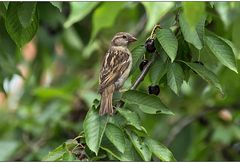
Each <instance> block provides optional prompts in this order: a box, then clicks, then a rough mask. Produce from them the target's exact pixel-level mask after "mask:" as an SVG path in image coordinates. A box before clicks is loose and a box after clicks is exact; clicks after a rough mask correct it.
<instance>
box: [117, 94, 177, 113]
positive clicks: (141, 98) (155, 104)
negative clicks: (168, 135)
mask: <svg viewBox="0 0 240 163" xmlns="http://www.w3.org/2000/svg"><path fill="white" fill-rule="evenodd" d="M122 98H123V99H124V101H125V102H127V103H129V104H135V105H137V106H138V107H139V109H141V111H142V112H144V113H148V114H160V113H162V114H171V115H173V113H172V112H171V111H170V110H169V109H168V108H167V107H166V106H165V105H164V104H163V103H162V102H161V100H160V99H159V98H158V97H157V96H155V95H148V94H146V93H143V92H139V91H136V90H129V91H126V92H124V93H123V96H122Z"/></svg>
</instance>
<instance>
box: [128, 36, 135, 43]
mask: <svg viewBox="0 0 240 163" xmlns="http://www.w3.org/2000/svg"><path fill="white" fill-rule="evenodd" d="M134 41H137V39H136V38H135V37H133V36H131V37H130V38H129V39H128V42H134Z"/></svg>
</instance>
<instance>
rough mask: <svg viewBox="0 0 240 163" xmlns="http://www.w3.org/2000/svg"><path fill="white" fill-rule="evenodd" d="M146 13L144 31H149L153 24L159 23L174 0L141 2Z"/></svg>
mask: <svg viewBox="0 0 240 163" xmlns="http://www.w3.org/2000/svg"><path fill="white" fill-rule="evenodd" d="M142 4H143V6H144V8H145V10H146V13H147V18H148V21H147V25H146V31H147V32H149V31H150V30H151V29H152V28H153V27H154V25H156V24H159V23H160V22H159V21H160V20H161V19H162V18H163V16H164V15H166V13H168V12H169V11H170V9H171V8H172V7H173V6H174V2H142Z"/></svg>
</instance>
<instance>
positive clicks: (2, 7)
mask: <svg viewBox="0 0 240 163" xmlns="http://www.w3.org/2000/svg"><path fill="white" fill-rule="evenodd" d="M6 11H7V10H6V7H5V5H4V3H3V2H0V16H2V17H3V18H5V16H6Z"/></svg>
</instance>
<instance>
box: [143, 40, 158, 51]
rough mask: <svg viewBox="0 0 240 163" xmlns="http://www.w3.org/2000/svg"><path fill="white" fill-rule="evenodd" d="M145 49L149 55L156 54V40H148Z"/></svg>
mask: <svg viewBox="0 0 240 163" xmlns="http://www.w3.org/2000/svg"><path fill="white" fill-rule="evenodd" d="M145 48H146V50H147V51H148V52H149V53H153V52H155V50H156V48H155V46H154V39H147V41H146V42H145Z"/></svg>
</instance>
